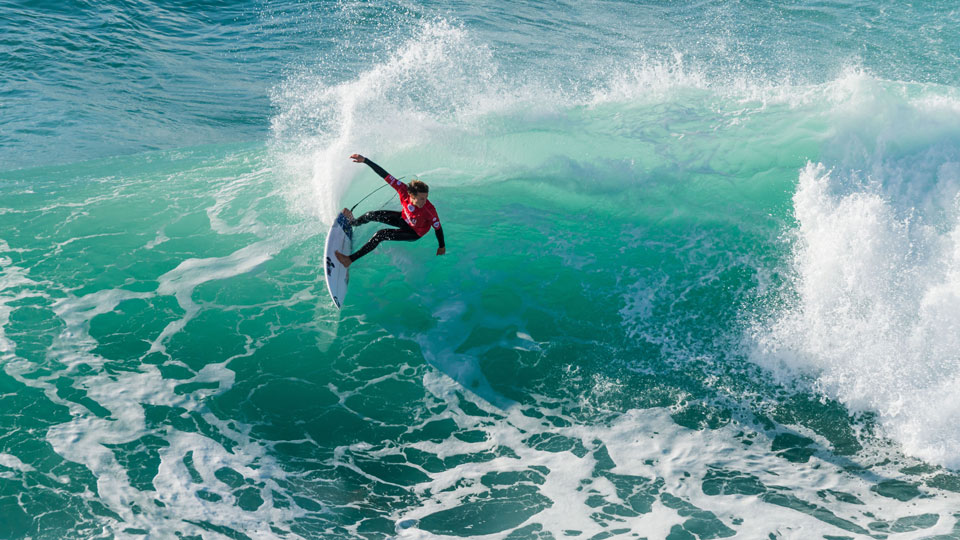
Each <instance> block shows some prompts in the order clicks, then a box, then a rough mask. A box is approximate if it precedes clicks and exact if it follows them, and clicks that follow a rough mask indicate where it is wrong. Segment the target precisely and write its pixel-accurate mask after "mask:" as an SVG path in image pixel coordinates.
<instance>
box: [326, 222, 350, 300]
mask: <svg viewBox="0 0 960 540" xmlns="http://www.w3.org/2000/svg"><path fill="white" fill-rule="evenodd" d="M336 251H339V252H340V253H344V254H347V255H349V254H350V253H352V252H353V226H352V225H350V222H349V221H347V217H346V216H344V215H343V214H340V215H338V216H337V220H336V221H334V222H333V225H331V226H330V232H329V233H328V234H327V246H326V247H325V248H324V250H323V258H324V259H325V263H326V267H327V271H326V276H327V290H328V291H330V297H331V298H333V303H334V304H336V306H337V309H340V307H341V306H342V305H343V297H344V296H346V295H347V283H349V282H350V272H349V271H348V270H347V269H346V268H344V266H343V265H342V264H340V261H338V260H337V256H336V255H334V252H336Z"/></svg>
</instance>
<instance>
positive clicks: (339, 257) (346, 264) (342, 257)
mask: <svg viewBox="0 0 960 540" xmlns="http://www.w3.org/2000/svg"><path fill="white" fill-rule="evenodd" d="M333 254H334V255H336V256H337V260H338V261H340V264H342V265H343V267H344V268H350V265H351V264H353V261H351V260H350V257H347V256H346V255H344V254H343V253H340V252H339V251H334V252H333Z"/></svg>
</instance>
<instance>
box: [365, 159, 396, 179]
mask: <svg viewBox="0 0 960 540" xmlns="http://www.w3.org/2000/svg"><path fill="white" fill-rule="evenodd" d="M363 162H364V163H366V164H367V165H369V166H370V168H371V169H373V172H375V173H377V174H379V175H380V178H383V179H384V180H386V179H387V177H388V176H390V173H388V172H387V171H385V170H383V167H381V166H379V165H377V164H376V163H374V162H372V161H370V158H363Z"/></svg>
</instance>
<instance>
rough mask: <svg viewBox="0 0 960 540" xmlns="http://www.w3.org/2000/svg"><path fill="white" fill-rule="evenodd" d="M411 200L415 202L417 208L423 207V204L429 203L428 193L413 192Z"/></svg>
mask: <svg viewBox="0 0 960 540" xmlns="http://www.w3.org/2000/svg"><path fill="white" fill-rule="evenodd" d="M410 202H412V203H413V204H414V206H416V207H417V208H423V205H425V204H427V194H426V193H416V194H414V193H411V194H410Z"/></svg>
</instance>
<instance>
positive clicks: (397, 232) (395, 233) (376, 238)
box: [350, 212, 420, 261]
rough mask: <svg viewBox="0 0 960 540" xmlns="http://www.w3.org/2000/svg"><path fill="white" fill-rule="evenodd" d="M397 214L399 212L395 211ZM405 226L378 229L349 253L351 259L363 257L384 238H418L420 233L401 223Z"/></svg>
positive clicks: (404, 239)
mask: <svg viewBox="0 0 960 540" xmlns="http://www.w3.org/2000/svg"><path fill="white" fill-rule="evenodd" d="M397 213H398V214H399V213H400V212H397ZM403 224H404V225H405V226H406V227H405V228H401V229H380V230H379V231H377V232H376V234H374V235H373V238H371V239H370V240H368V241H367V243H366V244H364V245H363V247H362V248H360V249H359V250H357V252H356V253H354V254H353V255H350V260H351V261H356V260H357V259H359V258H360V257H363V256H364V255H366V254H367V253H370V252H371V251H373V248H375V247H377V246H378V245H380V242H383V241H384V240H395V241H401V242H410V241H413V240H419V239H420V235H419V234H417V232H416V231H414V230H413V229H411V228H410V226H409V225H407V224H406V223H403Z"/></svg>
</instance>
